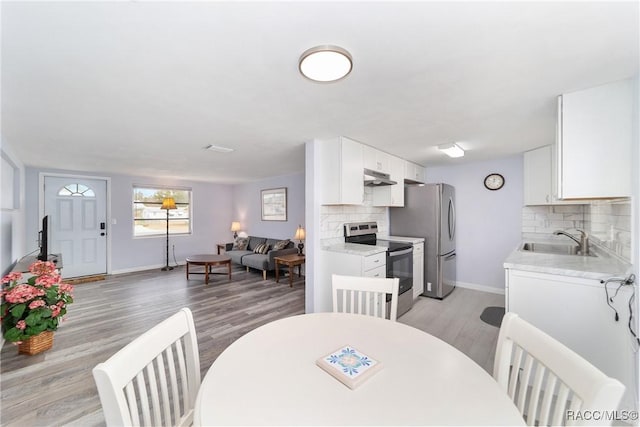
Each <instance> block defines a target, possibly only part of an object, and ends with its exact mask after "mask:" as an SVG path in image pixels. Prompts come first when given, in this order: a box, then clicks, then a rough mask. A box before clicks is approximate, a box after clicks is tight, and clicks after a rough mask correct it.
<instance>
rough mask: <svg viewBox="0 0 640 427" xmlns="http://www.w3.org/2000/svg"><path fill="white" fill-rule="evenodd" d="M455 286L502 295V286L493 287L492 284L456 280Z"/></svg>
mask: <svg viewBox="0 0 640 427" xmlns="http://www.w3.org/2000/svg"><path fill="white" fill-rule="evenodd" d="M456 286H459V287H461V288H465V289H473V290H474V291H481V292H489V293H492V294H498V295H504V288H502V289H500V288H494V287H493V286H487V285H479V284H477V283H467V282H456Z"/></svg>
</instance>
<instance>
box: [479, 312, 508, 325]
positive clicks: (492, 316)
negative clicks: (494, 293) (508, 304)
mask: <svg viewBox="0 0 640 427" xmlns="http://www.w3.org/2000/svg"><path fill="white" fill-rule="evenodd" d="M503 316H504V307H487V308H485V309H484V310H483V311H482V314H481V315H480V320H482V321H483V322H484V323H488V324H490V325H491V326H495V327H496V328H499V327H500V325H501V324H502V317H503Z"/></svg>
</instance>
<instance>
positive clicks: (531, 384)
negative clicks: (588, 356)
mask: <svg viewBox="0 0 640 427" xmlns="http://www.w3.org/2000/svg"><path fill="white" fill-rule="evenodd" d="M493 377H494V378H495V379H496V381H497V382H498V384H500V386H501V387H502V388H503V389H504V390H505V392H506V393H507V394H508V395H509V397H510V398H511V399H512V400H513V401H514V403H515V404H516V406H517V407H518V410H519V411H520V413H521V414H522V415H523V418H525V419H526V421H527V424H528V425H530V426H532V425H541V426H542V425H584V423H587V424H589V423H593V422H596V423H597V424H599V425H602V423H603V420H594V419H593V418H591V417H588V416H580V414H578V413H577V412H578V411H615V410H616V409H617V407H618V404H619V403H620V399H622V395H623V393H624V389H625V387H624V385H622V383H621V382H620V381H618V380H616V379H614V378H610V377H608V376H606V375H605V374H604V373H603V372H601V371H600V370H599V369H597V368H596V367H595V366H593V365H592V364H590V363H589V362H588V361H586V360H585V359H583V358H582V357H581V356H580V355H578V354H577V353H575V352H574V351H573V350H571V349H569V348H568V347H566V346H565V345H563V344H561V343H560V342H558V341H556V340H555V339H554V338H552V337H551V336H549V335H547V334H546V333H544V332H542V331H541V330H539V329H538V328H536V327H535V326H533V325H531V324H530V323H528V322H526V321H525V320H522V319H521V318H520V317H518V315H517V314H514V313H507V314H506V315H505V316H504V318H503V319H502V326H501V327H500V335H499V336H498V346H497V349H496V358H495V363H494V367H493ZM583 413H584V412H583ZM587 415H588V413H587ZM587 419H588V420H587Z"/></svg>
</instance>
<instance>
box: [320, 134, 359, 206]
mask: <svg viewBox="0 0 640 427" xmlns="http://www.w3.org/2000/svg"><path fill="white" fill-rule="evenodd" d="M362 148H363V145H362V144H360V143H359V142H356V141H353V140H350V139H348V138H345V137H337V138H332V139H329V140H324V141H321V144H320V159H321V166H320V168H319V171H318V176H319V177H320V179H319V181H320V186H321V191H320V194H321V197H320V203H321V204H323V205H361V204H362V203H363V202H364V178H363V176H364V175H363V163H362Z"/></svg>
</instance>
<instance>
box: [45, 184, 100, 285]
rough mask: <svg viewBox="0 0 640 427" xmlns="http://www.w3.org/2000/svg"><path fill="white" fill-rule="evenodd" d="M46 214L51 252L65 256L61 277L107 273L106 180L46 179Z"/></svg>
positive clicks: (63, 257)
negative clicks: (47, 216) (49, 229)
mask: <svg viewBox="0 0 640 427" xmlns="http://www.w3.org/2000/svg"><path fill="white" fill-rule="evenodd" d="M44 214H45V215H49V226H50V228H51V231H50V243H49V252H50V253H52V254H56V253H59V254H62V263H63V268H62V271H61V273H62V276H63V277H65V278H68V277H78V276H90V275H96V274H105V273H106V272H107V237H106V236H107V229H106V227H107V222H106V221H107V181H106V180H104V179H90V178H80V177H61V176H45V178H44Z"/></svg>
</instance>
